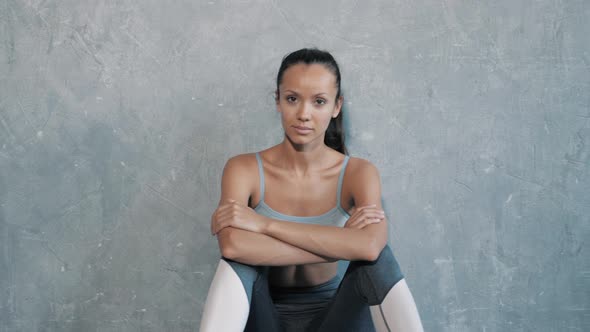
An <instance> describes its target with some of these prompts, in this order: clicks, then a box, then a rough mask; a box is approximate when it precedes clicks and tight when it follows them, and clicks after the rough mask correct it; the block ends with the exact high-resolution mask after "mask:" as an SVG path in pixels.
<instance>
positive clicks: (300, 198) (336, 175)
mask: <svg viewBox="0 0 590 332" xmlns="http://www.w3.org/2000/svg"><path fill="white" fill-rule="evenodd" d="M342 103H343V97H342V95H341V91H340V71H339V68H338V64H337V63H336V61H335V60H334V58H333V57H332V56H331V55H330V54H329V53H327V52H324V51H320V50H317V49H302V50H299V51H296V52H293V53H291V54H289V55H287V56H286V57H285V58H284V59H283V62H282V64H281V67H280V68H279V72H278V75H277V89H276V106H277V110H278V112H279V113H280V114H281V119H282V125H283V128H284V131H285V137H284V140H283V141H282V142H281V143H280V144H278V145H275V146H273V147H271V148H269V149H266V150H264V151H261V152H258V153H255V154H244V155H239V156H236V157H233V158H231V159H230V160H229V161H228V162H227V164H226V166H225V168H224V171H223V176H222V181H221V199H220V202H219V206H218V208H217V209H216V210H215V212H214V213H213V216H212V218H211V231H212V233H213V234H216V235H217V238H218V242H219V247H220V250H221V253H222V256H223V258H222V260H221V261H220V263H219V266H218V269H217V272H216V274H215V277H214V279H213V282H212V284H211V288H210V290H209V294H208V296H207V303H206V305H205V309H204V312H203V317H202V320H201V331H203V332H208V331H242V330H246V331H372V330H375V328H376V329H377V330H383V331H421V330H422V325H421V323H420V318H419V315H418V312H417V310H416V306H415V304H414V300H413V298H412V295H411V293H410V291H409V289H408V287H407V284H406V283H405V281H404V279H403V275H402V274H401V271H400V269H399V266H398V265H397V262H396V260H395V258H394V257H393V255H392V253H391V250H390V248H389V247H388V246H387V234H388V231H387V220H386V217H385V214H384V212H383V210H382V208H381V189H380V180H379V174H378V171H377V169H376V168H375V166H373V165H372V164H371V163H370V162H368V161H366V160H363V159H360V158H354V157H349V156H348V155H347V151H346V147H345V145H344V133H343V128H342V112H341V111H342ZM279 211H280V212H279ZM340 260H343V261H350V264H349V266H348V269H347V270H346V273H344V275H343V276H342V275H341V274H339V273H338V269H337V264H338V261H340Z"/></svg>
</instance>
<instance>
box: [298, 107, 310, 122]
mask: <svg viewBox="0 0 590 332" xmlns="http://www.w3.org/2000/svg"><path fill="white" fill-rule="evenodd" d="M310 117H311V105H308V103H301V106H299V109H298V110H297V119H298V120H299V121H309V119H310Z"/></svg>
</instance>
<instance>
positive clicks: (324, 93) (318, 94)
mask: <svg viewBox="0 0 590 332" xmlns="http://www.w3.org/2000/svg"><path fill="white" fill-rule="evenodd" d="M285 92H291V93H294V94H296V95H298V94H299V93H297V91H293V90H290V89H286V90H285ZM321 95H328V94H327V93H326V92H320V93H316V94H315V95H314V97H318V96H321Z"/></svg>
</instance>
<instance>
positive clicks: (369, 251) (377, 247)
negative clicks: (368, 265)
mask: <svg viewBox="0 0 590 332" xmlns="http://www.w3.org/2000/svg"><path fill="white" fill-rule="evenodd" d="M384 247H385V244H383V245H382V244H381V243H379V241H377V239H371V240H370V241H369V242H368V244H367V245H366V246H365V250H364V260H366V261H369V262H374V261H376V260H377V258H379V255H381V251H383V248H384Z"/></svg>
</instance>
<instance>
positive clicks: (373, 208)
mask: <svg viewBox="0 0 590 332" xmlns="http://www.w3.org/2000/svg"><path fill="white" fill-rule="evenodd" d="M384 219H385V211H383V210H381V209H378V208H377V205H375V204H373V205H367V206H363V207H360V208H358V209H357V208H356V206H355V207H354V208H353V210H352V213H351V215H350V218H348V220H347V221H346V224H344V228H355V229H362V228H365V226H368V225H370V224H376V223H379V222H381V221H383V220H384Z"/></svg>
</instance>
